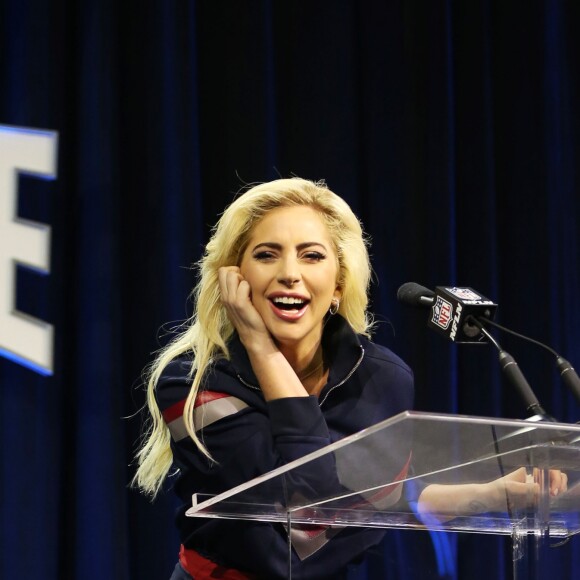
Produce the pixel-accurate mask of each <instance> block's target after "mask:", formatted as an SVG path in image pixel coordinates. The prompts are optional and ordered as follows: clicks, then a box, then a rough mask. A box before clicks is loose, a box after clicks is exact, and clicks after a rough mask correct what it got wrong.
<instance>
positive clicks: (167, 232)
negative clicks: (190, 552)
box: [0, 0, 580, 580]
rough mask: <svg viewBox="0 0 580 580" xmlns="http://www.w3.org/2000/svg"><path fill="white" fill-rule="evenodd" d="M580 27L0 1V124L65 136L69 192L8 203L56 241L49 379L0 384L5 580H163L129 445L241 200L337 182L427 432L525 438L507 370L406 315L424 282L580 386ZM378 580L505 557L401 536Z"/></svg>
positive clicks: (566, 571)
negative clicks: (407, 293)
mask: <svg viewBox="0 0 580 580" xmlns="http://www.w3.org/2000/svg"><path fill="white" fill-rule="evenodd" d="M579 18H580V4H579V3H577V2H572V1H570V2H565V1H557V0H543V1H540V0H531V1H528V2H515V1H514V2H502V1H495V2H494V1H489V0H470V1H469V2H451V1H438V0H437V1H433V2H420V1H410V0H399V1H389V2H383V1H381V2H379V1H376V2H373V1H356V0H350V1H347V0H332V1H314V2H313V1H308V2H306V1H296V2H282V1H278V2H277V1H275V0H261V1H258V0H256V1H253V2H239V1H231V2H227V1H222V0H216V1H213V2H202V1H194V0H172V1H167V0H151V1H149V2H136V1H135V0H123V2H119V1H113V0H98V1H97V0H86V1H83V2H68V1H65V0H2V2H1V3H0V82H1V90H0V124H8V125H17V126H24V127H36V128H44V129H51V130H56V131H58V132H59V167H58V179H57V180H56V181H54V182H41V181H39V180H35V179H30V178H25V177H22V178H21V179H20V203H19V213H20V215H21V216H22V217H27V218H31V219H36V220H38V221H42V222H45V223H48V224H50V225H51V226H52V231H53V241H52V261H51V269H52V271H51V274H50V275H49V276H44V277H43V276H39V275H37V274H34V273H31V272H27V271H25V270H22V271H19V275H18V301H17V305H18V307H19V308H20V309H21V310H23V311H25V312H29V313H31V314H33V315H35V316H38V317H40V318H42V319H44V320H47V321H49V322H51V323H52V324H54V325H55V327H56V345H55V346H56V355H55V356H56V359H55V366H56V368H55V373H54V375H53V376H52V377H42V376H40V375H37V374H35V373H34V372H33V371H31V370H28V369H25V368H22V367H20V366H18V365H17V364H16V363H14V362H11V361H7V360H4V359H0V433H1V437H2V459H1V469H2V471H1V474H0V475H1V477H0V494H1V502H2V503H1V515H0V531H1V542H0V550H1V558H0V562H1V563H0V566H1V568H0V576H1V577H2V578H6V579H11V578H20V579H27V578H31V579H32V578H37V577H42V578H46V579H54V580H57V579H58V580H62V579H75V578H86V579H95V580H102V579H104V578H114V579H116V580H129V579H131V580H142V579H144V580H149V579H151V580H157V579H162V578H168V577H169V575H170V570H171V569H172V567H173V564H174V562H175V559H176V553H177V545H178V539H177V535H176V533H175V531H174V529H173V521H172V519H173V510H174V509H175V507H176V506H175V502H174V500H173V498H172V495H171V492H170V491H169V492H168V493H165V494H163V495H162V496H161V497H160V498H159V500H157V501H156V502H155V503H154V504H150V503H149V502H148V501H147V500H145V499H143V498H142V497H140V496H139V495H138V494H137V493H136V492H134V491H130V490H129V489H128V488H127V484H128V482H129V480H130V478H131V475H132V473H133V467H132V466H131V465H130V463H131V458H132V455H133V452H134V449H135V442H136V439H137V437H138V432H139V420H138V419H137V418H133V419H127V417H130V416H132V415H134V414H135V413H136V412H137V410H138V409H139V408H140V406H141V405H142V403H143V393H142V391H141V390H140V388H139V386H140V373H141V370H142V368H143V367H144V366H145V365H146V363H147V362H149V360H150V358H151V353H152V351H154V350H155V349H156V348H157V347H158V345H159V344H160V342H162V341H163V329H162V327H163V325H164V324H167V323H169V325H171V321H178V320H181V319H183V318H184V317H185V316H186V315H187V313H188V312H189V311H190V305H189V304H188V303H187V301H186V296H187V294H188V293H189V291H190V289H191V287H192V285H193V282H194V274H193V272H192V271H191V269H190V268H189V266H190V265H191V263H192V262H194V261H195V260H196V259H197V258H199V256H200V252H201V248H202V245H203V243H204V242H205V241H206V240H207V236H208V232H209V228H210V226H211V225H212V224H213V223H215V221H216V219H217V215H218V214H219V212H220V211H221V210H222V209H223V207H224V206H225V204H226V203H228V202H229V201H231V199H232V196H233V193H234V192H235V191H237V190H238V189H239V188H240V187H241V186H242V185H243V184H245V183H249V182H255V181H265V180H270V179H273V178H276V177H277V176H280V175H281V176H289V175H292V174H296V175H299V176H303V177H308V178H312V179H326V180H327V182H328V184H329V185H330V187H331V188H332V189H333V190H335V191H336V192H338V193H340V194H341V195H342V196H343V197H344V198H345V199H346V200H347V201H348V202H349V203H350V204H351V206H352V207H353V209H354V210H355V211H356V213H357V214H358V215H359V216H360V218H361V219H362V221H363V222H364V224H365V226H366V229H367V231H368V233H369V234H370V235H371V236H372V239H373V250H372V259H373V264H374V269H375V272H376V280H377V283H376V284H375V285H374V286H373V294H372V306H373V310H374V312H375V313H376V315H377V319H378V320H380V321H382V324H381V325H380V327H379V330H378V332H377V335H376V340H377V341H378V342H381V343H383V344H385V345H387V346H389V347H390V348H392V349H393V350H395V351H396V352H397V353H399V354H400V355H401V356H402V357H403V358H405V359H406V360H407V361H408V362H409V363H410V364H411V365H412V367H413V368H414V370H415V373H416V382H417V404H416V408H417V409H420V410H425V411H438V412H452V413H461V414H475V415H485V416H493V417H517V418H523V417H525V416H526V413H525V410H524V409H523V407H522V404H521V402H520V401H519V399H518V398H517V396H516V395H515V394H514V393H513V392H512V391H511V390H510V388H509V386H508V385H506V384H505V383H504V382H503V380H502V379H501V377H500V376H499V371H498V367H497V362H496V353H494V351H492V350H491V349H487V348H458V347H456V346H454V345H451V344H449V343H446V342H445V341H443V340H442V339H440V338H439V337H437V336H435V335H432V334H430V332H429V331H428V330H427V329H426V328H425V322H426V320H425V314H423V313H415V312H409V311H406V310H404V309H403V307H402V306H400V305H399V304H398V303H397V302H396V299H395V296H396V290H397V288H398V286H399V285H400V284H402V283H403V282H406V281H409V280H414V281H418V282H420V283H422V284H424V285H426V286H430V287H433V286H435V285H439V284H458V285H466V286H472V287H474V288H476V289H479V290H480V291H481V292H482V293H484V294H485V295H487V296H489V297H491V298H493V299H494V300H496V301H497V302H498V303H499V304H500V310H499V314H498V318H497V319H498V321H499V322H502V323H504V324H506V325H508V326H510V327H512V328H514V329H518V330H520V331H522V332H525V333H527V334H529V335H531V336H534V337H536V338H538V339H540V340H543V341H545V342H547V343H549V344H551V345H553V346H554V347H555V348H556V349H557V350H559V351H560V352H562V353H563V354H564V355H565V356H567V358H569V359H571V360H572V362H573V363H575V364H576V366H577V367H580V302H579V300H578V296H580V275H579V264H580V234H579V233H578V227H577V222H578V219H579V217H580V184H579V178H578V174H577V169H576V166H575V163H577V161H578V159H579V155H580V125H579V124H580V105H579V104H578V103H580V78H579V75H580V73H579V72H578V71H580V31H579V25H580V20H579ZM0 243H1V241H0ZM502 340H503V343H504V346H505V348H507V350H509V351H510V352H512V354H514V355H515V356H516V358H517V359H518V361H519V363H520V366H521V367H522V368H523V370H524V371H525V373H526V375H527V376H528V377H529V379H530V382H531V383H532V384H533V387H534V388H535V390H536V392H537V394H538V396H539V398H540V400H541V401H542V403H543V404H544V406H545V407H546V409H547V410H548V412H550V413H552V414H553V415H554V416H555V417H557V418H558V419H560V420H562V421H570V422H576V421H578V420H579V419H580V408H579V405H578V404H577V403H576V402H575V400H574V399H573V397H572V396H571V394H570V393H568V392H567V391H566V390H565V389H564V387H563V386H562V384H561V382H560V381H559V379H558V376H557V373H556V372H555V367H554V365H553V361H552V359H551V358H550V357H549V356H548V355H546V356H544V355H543V354H542V353H540V352H539V351H537V350H536V349H535V348H534V347H532V346H526V345H525V344H522V343H520V342H517V341H515V340H510V339H509V338H503V339H502ZM578 548H579V545H578V541H577V539H576V540H573V541H571V542H569V543H568V544H567V545H566V546H563V547H560V548H557V549H556V548H555V549H554V551H553V575H554V577H558V578H562V579H568V578H573V577H576V576H577V575H578V574H580V562H579V559H580V550H579V549H578ZM417 561H422V562H424V563H425V566H424V568H423V569H424V571H425V570H426V569H427V568H429V569H431V570H433V571H434V572H433V574H432V575H430V576H427V573H426V572H424V574H423V575H422V574H420V573H417V572H411V567H412V566H411V564H412V563H416V562H417ZM383 563H388V566H387V567H388V568H389V570H390V571H391V572H392V577H393V578H397V577H405V578H417V579H419V580H422V579H423V578H427V577H429V578H431V577H432V578H453V579H463V578H474V579H477V578H481V579H483V578H507V577H509V576H510V565H511V564H510V546H509V540H507V539H505V538H496V537H487V536H479V535H478V536H466V535H461V536H454V535H442V534H439V535H434V536H433V537H430V536H429V535H428V534H422V533H417V532H401V533H392V534H388V536H387V539H386V540H385V542H384V543H383V545H381V546H380V547H379V548H377V549H376V550H375V551H374V552H373V553H372V554H371V555H370V557H369V559H368V560H367V562H365V564H364V565H363V567H362V568H361V569H360V570H359V571H358V572H353V574H352V578H357V579H366V578H369V579H373V578H378V577H380V576H378V574H379V573H378V570H379V569H380V566H382V565H383Z"/></svg>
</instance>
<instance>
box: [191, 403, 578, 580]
mask: <svg viewBox="0 0 580 580" xmlns="http://www.w3.org/2000/svg"><path fill="white" fill-rule="evenodd" d="M551 469H553V470H556V469H557V470H561V471H563V472H565V473H566V475H567V477H568V491H567V492H566V493H564V494H560V495H559V496H556V497H553V496H551V495H550V489H549V478H550V470H551ZM514 480H517V481H516V482H515V484H514ZM428 486H434V487H431V488H430V489H429V491H430V492H431V491H432V490H436V492H437V491H439V492H443V494H444V495H443V496H442V497H446V498H449V497H450V494H449V492H450V491H451V495H452V497H453V498H454V501H452V502H449V500H448V499H447V500H446V501H443V503H442V504H441V505H440V504H439V503H438V502H437V501H434V502H431V503H426V502H425V501H423V498H424V497H426V496H428V495H429V496H433V494H432V493H429V494H428V493H427V492H425V493H424V495H423V496H421V493H422V492H423V490H425V489H426V488H427V487H428ZM448 486H456V487H448ZM490 490H491V491H490ZM419 497H421V501H418V498H419ZM434 497H437V493H436V494H435V496H434ZM187 515H188V516H191V517H204V518H233V519H246V520H259V521H267V522H281V523H282V524H284V525H285V526H286V527H287V529H288V531H289V536H290V537H291V536H292V530H293V526H294V528H296V527H300V526H304V525H305V524H308V525H318V526H320V525H322V526H330V527H332V528H333V529H337V530H339V529H341V528H344V527H347V526H358V527H375V528H395V529H401V528H403V529H423V530H444V531H455V532H472V533H483V534H504V535H510V536H511V537H512V546H513V575H514V578H517V579H518V580H519V579H521V578H526V579H532V578H533V579H539V578H545V577H547V575H546V570H544V568H543V567H544V566H545V562H546V561H547V559H548V551H549V550H550V547H551V546H553V545H556V544H558V543H559V542H565V541H567V539H569V538H570V537H572V536H573V535H575V534H577V533H578V532H579V531H580V426H579V425H569V424H562V423H545V422H541V423H539V422H530V421H521V420H504V419H491V418H484V417H471V416H458V415H443V414H428V413H420V412H405V413H401V414H399V415H397V416H395V417H392V418H390V419H387V420H386V421H383V422H381V423H378V424H376V425H374V426H372V427H369V428H367V429H365V430H363V431H360V432H359V433H356V434H354V435H352V436H350V437H347V438H345V439H343V440H341V441H338V442H336V443H334V444H332V445H329V446H328V447H325V448H324V449H322V450H320V451H317V452H315V453H312V454H310V455H307V456H305V457H303V458H301V459H299V460H297V461H294V462H292V463H290V464H288V465H285V466H283V467H281V468H279V469H275V470H273V471H271V472H269V473H267V474H265V475H263V476H261V477H258V478H256V479H253V480H251V481H249V482H247V483H245V484H243V485H241V486H238V487H236V488H233V489H230V490H228V491H227V492H225V493H222V494H220V495H218V496H204V495H200V494H196V495H194V496H193V505H192V507H191V509H189V510H188V512H187ZM290 550H292V546H291V545H290V543H289V551H290ZM289 553H290V552H289ZM289 562H291V559H290V558H289ZM291 574H292V571H291V566H289V571H288V577H291Z"/></svg>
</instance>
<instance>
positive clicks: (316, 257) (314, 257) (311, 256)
mask: <svg viewBox="0 0 580 580" xmlns="http://www.w3.org/2000/svg"><path fill="white" fill-rule="evenodd" d="M304 258H306V259H307V260H309V261H311V262H320V261H321V260H324V259H325V258H326V256H325V255H324V254H321V253H320V252H306V253H305V254H304Z"/></svg>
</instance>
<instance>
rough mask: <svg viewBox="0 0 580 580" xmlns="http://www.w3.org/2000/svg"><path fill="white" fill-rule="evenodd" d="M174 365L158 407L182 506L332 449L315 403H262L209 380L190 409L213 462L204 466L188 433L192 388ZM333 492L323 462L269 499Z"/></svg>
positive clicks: (332, 477) (220, 378)
mask: <svg viewBox="0 0 580 580" xmlns="http://www.w3.org/2000/svg"><path fill="white" fill-rule="evenodd" d="M176 364H177V363H172V364H171V365H170V367H173V368H170V367H168V369H167V371H166V372H165V373H164V375H163V376H162V379H161V380H160V382H159V385H158V388H157V401H158V404H159V407H160V410H161V412H162V414H163V417H164V419H165V421H166V422H167V424H168V426H169V429H170V431H171V434H172V443H171V444H172V451H173V456H174V464H175V466H176V467H178V468H179V469H180V478H179V482H178V484H177V485H176V491H178V493H179V495H181V496H182V497H183V499H184V500H186V501H187V500H188V499H190V498H191V494H192V493H194V492H197V493H208V494H218V493H221V492H223V491H225V490H227V489H230V488H232V487H235V486H236V485H239V484H241V483H244V482H246V481H249V480H250V479H253V478H255V477H257V476H259V475H263V474H265V473H267V472H269V471H271V470H273V469H275V468H277V467H280V466H283V465H286V464H287V463H289V462H291V461H294V460H296V459H299V458H301V457H303V456H305V455H307V454H309V453H312V452H314V451H318V450H320V449H322V448H324V447H325V446H327V445H329V444H330V442H331V441H330V435H329V432H328V428H327V425H326V421H325V419H324V416H323V415H322V412H321V410H320V408H319V406H318V399H317V398H316V397H289V398H284V399H277V400H275V401H271V402H269V403H265V402H264V401H263V399H261V397H260V396H259V394H257V393H254V392H251V391H250V390H249V389H246V390H247V391H248V393H245V392H243V391H242V388H243V387H241V386H240V385H239V384H234V383H233V381H234V379H233V378H232V377H229V376H226V375H223V374H221V373H212V375H211V377H210V383H209V384H207V385H206V388H205V390H204V391H202V392H201V393H200V395H199V396H198V401H196V406H195V409H194V425H195V428H196V433H197V435H198V436H199V437H200V440H201V441H202V442H203V444H204V445H205V447H206V449H207V450H208V452H209V453H210V455H211V459H208V458H207V457H206V456H205V455H204V454H203V453H202V452H201V451H200V450H199V449H198V448H197V447H196V445H195V444H194V442H193V441H192V439H191V438H190V437H189V436H188V435H187V432H186V430H185V422H184V417H183V406H184V403H185V399H186V397H187V394H188V392H189V381H188V380H187V379H186V378H184V372H183V368H179V367H176ZM236 395H240V396H236ZM242 396H243V399H242V398H241V397H242ZM337 485H338V483H337V476H336V469H335V465H334V458H333V457H332V456H331V455H328V456H325V457H323V458H321V459H318V460H316V461H315V462H314V463H312V464H309V465H308V466H306V467H304V468H299V469H297V470H295V471H293V472H292V473H291V474H289V475H286V476H284V477H283V478H281V479H279V480H278V481H277V482H276V483H275V485H273V487H272V488H271V489H269V491H268V492H267V493H270V494H275V495H276V499H277V500H278V501H280V502H284V503H288V502H290V501H292V498H296V497H312V495H313V494H315V495H316V496H319V495H320V494H325V493H331V492H332V490H333V489H336V486H337ZM266 487H267V486H266ZM261 491H262V493H264V489H262V490H261ZM187 496H189V497H187Z"/></svg>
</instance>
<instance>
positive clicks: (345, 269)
mask: <svg viewBox="0 0 580 580" xmlns="http://www.w3.org/2000/svg"><path fill="white" fill-rule="evenodd" d="M288 206H309V207H312V208H313V209H315V210H316V211H318V212H319V213H320V216H321V218H322V219H323V221H324V223H325V224H326V226H327V227H328V231H329V233H330V237H331V239H332V241H333V243H334V245H335V251H336V254H337V257H338V262H339V278H338V285H339V286H340V288H341V291H342V296H341V302H340V307H339V313H340V314H341V315H342V316H343V317H344V318H345V319H346V320H347V321H348V323H349V324H350V326H351V327H352V328H353V329H354V330H355V331H356V332H358V333H361V334H366V335H368V334H369V330H370V327H371V325H372V320H371V318H370V316H369V314H368V313H367V306H368V286H369V283H370V277H371V268H370V261H369V256H368V252H367V241H366V238H365V236H364V234H363V230H362V228H361V225H360V223H359V221H358V219H357V217H356V216H355V215H354V213H353V212H352V210H351V209H350V207H349V206H348V204H347V203H346V202H345V201H344V200H343V199H342V198H340V197H339V196H338V195H336V194H335V193H333V192H332V191H330V190H329V189H328V188H327V187H326V185H325V184H324V182H312V181H308V180H305V179H300V178H291V179H278V180H276V181H272V182H269V183H262V184H259V185H257V186H255V187H252V188H251V189H248V190H247V191H246V192H245V193H243V194H242V195H240V196H239V197H237V198H236V199H235V200H234V201H233V203H232V204H231V205H230V206H229V207H227V209H226V210H225V211H224V213H223V214H222V216H221V217H220V219H219V221H218V223H217V224H216V226H215V227H214V229H213V231H212V236H211V239H210V241H209V242H208V244H207V246H206V249H205V253H204V255H203V257H202V258H201V260H200V261H199V262H198V264H197V267H198V274H199V278H198V283H197V285H196V286H195V288H194V290H193V292H192V298H193V301H194V314H193V316H192V317H191V318H190V319H189V320H187V321H186V322H185V323H184V324H183V325H182V327H181V328H182V330H181V331H179V332H178V333H177V334H176V336H175V337H174V338H173V340H171V342H169V344H167V346H165V347H164V348H162V349H161V350H160V351H159V352H158V353H157V356H156V358H155V360H154V361H153V363H152V364H151V366H150V367H149V369H148V371H147V375H146V377H147V378H146V381H147V406H148V409H149V413H150V419H149V421H148V423H147V425H146V429H145V432H144V435H143V444H142V446H141V448H140V450H139V451H138V453H137V456H136V457H137V461H138V469H137V472H136V474H135V477H134V478H133V484H135V485H137V486H138V487H140V488H141V489H142V490H143V491H144V492H145V493H147V494H150V495H152V496H153V497H154V496H155V495H157V493H158V491H159V489H160V488H161V485H162V484H163V481H164V480H165V478H166V476H167V474H168V472H169V470H170V468H171V463H172V460H173V455H172V452H171V447H170V439H171V437H170V434H169V429H168V428H167V425H166V424H165V422H164V420H163V417H162V416H161V412H160V411H159V407H158V406H157V402H156V400H155V388H156V385H157V382H158V380H159V378H160V376H161V374H162V372H163V369H164V368H165V367H166V366H167V365H168V364H169V363H170V362H171V361H172V360H173V359H174V358H176V357H177V356H179V355H182V354H184V353H188V354H190V355H191V358H192V365H191V374H190V377H191V379H192V384H191V387H190V390H189V395H188V397H187V400H186V403H185V408H184V411H183V416H184V419H185V425H186V428H187V432H188V433H189V435H190V437H191V438H192V439H193V441H194V442H195V444H196V445H197V447H198V448H199V450H200V451H201V452H202V453H204V454H205V455H206V456H207V457H208V458H210V455H209V453H208V451H207V449H206V448H205V446H204V445H203V443H202V442H201V440H200V439H199V437H198V436H197V434H196V432H195V426H194V425H193V404H194V402H195V399H196V396H197V393H198V390H199V388H200V385H201V382H202V378H203V375H204V372H205V371H206V369H207V368H208V365H210V364H211V363H212V361H213V360H215V359H216V358H218V357H226V358H229V353H228V347H227V342H228V340H229V339H230V338H231V336H232V334H233V332H234V328H233V326H232V324H231V323H230V321H229V319H228V317H227V315H226V312H225V309H224V308H223V306H222V304H221V301H220V290H219V284H218V270H219V268H220V267H222V266H231V265H239V264H240V262H241V259H242V256H243V254H244V251H245V250H246V247H247V244H248V242H249V238H250V234H251V232H252V230H253V228H254V226H255V225H256V223H257V222H259V221H260V220H261V219H262V218H263V216H264V215H265V214H266V213H267V212H268V211H270V210H273V209H275V208H279V207H288ZM210 459H211V458H210Z"/></svg>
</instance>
